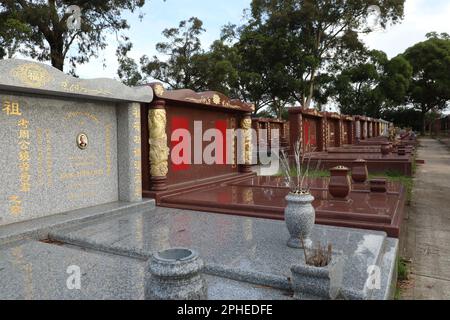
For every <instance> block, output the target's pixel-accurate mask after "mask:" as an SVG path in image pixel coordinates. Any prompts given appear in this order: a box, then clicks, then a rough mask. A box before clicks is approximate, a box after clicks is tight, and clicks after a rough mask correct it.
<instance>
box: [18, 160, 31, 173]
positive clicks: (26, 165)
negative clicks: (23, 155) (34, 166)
mask: <svg viewBox="0 0 450 320" xmlns="http://www.w3.org/2000/svg"><path fill="white" fill-rule="evenodd" d="M19 169H20V171H30V163H29V162H20V163H19Z"/></svg>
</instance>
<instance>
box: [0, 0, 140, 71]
mask: <svg viewBox="0 0 450 320" xmlns="http://www.w3.org/2000/svg"><path fill="white" fill-rule="evenodd" d="M144 4H145V0H115V1H107V0H96V1H87V0H70V1H69V0H36V1H31V0H0V18H1V19H0V21H2V23H0V30H2V31H1V32H0V41H1V45H2V49H0V55H3V56H5V52H6V51H8V52H9V55H10V56H11V54H12V53H14V52H15V51H20V52H21V53H22V54H24V55H27V56H29V57H31V58H34V59H37V60H39V61H51V63H52V65H53V66H54V67H55V68H57V69H59V70H63V69H64V65H65V62H66V60H68V61H69V63H70V65H71V67H72V68H75V66H76V65H77V64H82V63H86V62H88V61H89V59H90V58H92V57H94V56H96V54H97V52H98V50H99V49H104V48H105V47H106V45H107V34H108V33H119V32H121V31H123V30H125V29H128V28H129V25H128V23H127V21H126V20H125V19H123V17H122V15H123V12H124V10H130V11H132V12H134V11H135V10H136V9H137V8H140V7H142V6H143V5H144ZM73 6H78V8H80V9H81V11H80V14H81V15H80V19H79V20H78V19H76V18H77V17H76V15H77V12H76V11H73V10H68V9H71V8H73ZM78 21H79V22H80V24H79V27H77V28H71V26H74V25H75V24H77V23H78ZM4 22H6V23H4ZM74 46H75V47H76V49H77V50H74V53H73V54H70V52H69V51H70V49H71V48H72V47H74ZM5 48H6V50H5Z"/></svg>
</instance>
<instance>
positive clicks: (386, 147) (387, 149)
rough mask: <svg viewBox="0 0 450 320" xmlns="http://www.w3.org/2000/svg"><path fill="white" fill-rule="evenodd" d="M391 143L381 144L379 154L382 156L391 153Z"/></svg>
mask: <svg viewBox="0 0 450 320" xmlns="http://www.w3.org/2000/svg"><path fill="white" fill-rule="evenodd" d="M391 150H392V145H391V144H390V143H389V142H385V143H382V144H381V154H382V155H383V156H387V155H388V154H390V153H391Z"/></svg>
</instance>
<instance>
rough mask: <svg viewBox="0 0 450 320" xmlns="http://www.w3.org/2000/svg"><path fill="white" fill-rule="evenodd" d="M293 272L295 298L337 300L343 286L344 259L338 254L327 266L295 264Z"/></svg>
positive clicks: (292, 268)
mask: <svg viewBox="0 0 450 320" xmlns="http://www.w3.org/2000/svg"><path fill="white" fill-rule="evenodd" d="M291 273H292V278H291V279H292V280H291V281H292V288H293V290H294V298H295V299H299V300H335V299H337V298H338V296H339V293H340V290H341V288H342V281H343V276H344V260H343V258H342V256H341V255H336V256H333V258H332V260H331V262H330V263H329V264H328V266H326V267H314V266H309V265H307V264H298V265H293V266H292V267H291Z"/></svg>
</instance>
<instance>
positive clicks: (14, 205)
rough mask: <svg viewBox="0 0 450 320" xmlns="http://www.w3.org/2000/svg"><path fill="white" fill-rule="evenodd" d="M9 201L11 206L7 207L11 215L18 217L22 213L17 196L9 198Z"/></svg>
mask: <svg viewBox="0 0 450 320" xmlns="http://www.w3.org/2000/svg"><path fill="white" fill-rule="evenodd" d="M9 201H10V202H11V206H10V207H9V211H10V212H11V214H13V215H18V214H20V213H22V201H21V200H20V198H19V197H18V196H10V197H9Z"/></svg>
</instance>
